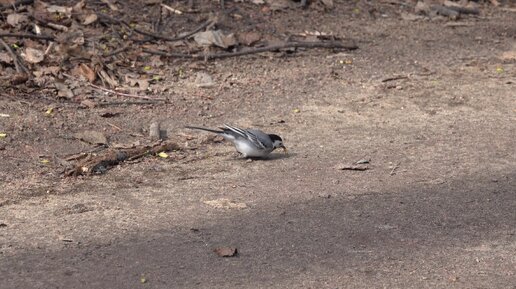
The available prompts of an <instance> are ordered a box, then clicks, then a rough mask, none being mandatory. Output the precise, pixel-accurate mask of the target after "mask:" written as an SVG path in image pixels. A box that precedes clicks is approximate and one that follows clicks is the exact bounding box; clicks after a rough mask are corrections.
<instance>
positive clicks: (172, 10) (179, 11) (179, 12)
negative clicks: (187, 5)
mask: <svg viewBox="0 0 516 289" xmlns="http://www.w3.org/2000/svg"><path fill="white" fill-rule="evenodd" d="M161 7H163V8H165V9H167V10H169V11H170V12H172V13H175V14H177V15H181V14H183V11H181V10H177V9H174V8H172V7H170V6H168V5H166V4H163V3H161Z"/></svg>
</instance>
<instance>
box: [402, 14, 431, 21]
mask: <svg viewBox="0 0 516 289" xmlns="http://www.w3.org/2000/svg"><path fill="white" fill-rule="evenodd" d="M424 18H425V17H424V16H421V15H416V14H412V13H406V12H401V19H403V20H405V21H417V20H421V19H424Z"/></svg>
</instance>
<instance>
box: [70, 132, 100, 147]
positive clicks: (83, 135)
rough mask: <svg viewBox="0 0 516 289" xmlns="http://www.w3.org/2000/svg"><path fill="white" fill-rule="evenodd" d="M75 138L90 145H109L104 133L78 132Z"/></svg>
mask: <svg viewBox="0 0 516 289" xmlns="http://www.w3.org/2000/svg"><path fill="white" fill-rule="evenodd" d="M74 137H75V138H76V139H79V140H82V141H84V142H87V143H90V144H107V138H106V136H105V135H104V134H103V133H101V132H98V131H94V130H87V131H83V132H78V133H76V134H75V135H74Z"/></svg>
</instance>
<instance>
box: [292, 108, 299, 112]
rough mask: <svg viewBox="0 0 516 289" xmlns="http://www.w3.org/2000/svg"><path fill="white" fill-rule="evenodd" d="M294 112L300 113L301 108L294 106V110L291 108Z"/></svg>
mask: <svg viewBox="0 0 516 289" xmlns="http://www.w3.org/2000/svg"><path fill="white" fill-rule="evenodd" d="M292 111H293V112H294V113H300V112H301V110H300V109H299V108H294V110H292Z"/></svg>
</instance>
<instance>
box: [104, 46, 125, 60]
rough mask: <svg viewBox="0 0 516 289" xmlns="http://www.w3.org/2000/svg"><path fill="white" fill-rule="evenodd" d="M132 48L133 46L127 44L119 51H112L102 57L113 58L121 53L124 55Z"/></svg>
mask: <svg viewBox="0 0 516 289" xmlns="http://www.w3.org/2000/svg"><path fill="white" fill-rule="evenodd" d="M130 47H131V45H129V44H126V45H124V46H122V47H120V48H118V49H116V50H113V51H111V52H109V53H106V54H104V55H102V56H103V57H111V56H115V55H117V54H119V53H122V52H124V51H126V50H128V49H129V48H130Z"/></svg>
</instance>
